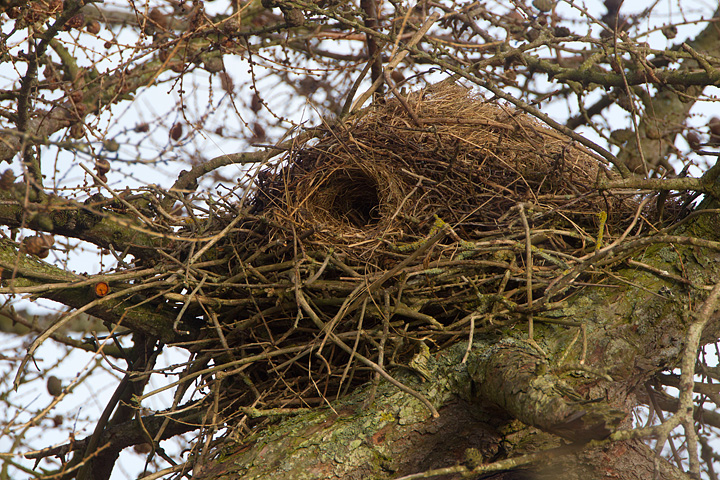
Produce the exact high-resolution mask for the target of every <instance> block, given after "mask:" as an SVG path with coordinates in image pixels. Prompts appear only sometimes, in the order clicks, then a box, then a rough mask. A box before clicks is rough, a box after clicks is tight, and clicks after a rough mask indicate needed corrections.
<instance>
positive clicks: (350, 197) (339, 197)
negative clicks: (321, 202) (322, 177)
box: [321, 170, 381, 228]
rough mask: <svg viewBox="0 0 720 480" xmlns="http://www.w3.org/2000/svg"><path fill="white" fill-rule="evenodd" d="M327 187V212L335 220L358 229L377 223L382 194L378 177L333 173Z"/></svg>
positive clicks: (346, 171) (351, 172) (351, 173)
mask: <svg viewBox="0 0 720 480" xmlns="http://www.w3.org/2000/svg"><path fill="white" fill-rule="evenodd" d="M325 184H326V188H325V189H324V190H325V192H324V194H325V195H327V196H326V198H327V203H328V206H327V211H328V213H329V214H330V216H331V217H332V218H333V219H334V220H337V221H338V222H342V223H346V224H350V225H352V226H353V227H356V228H367V227H373V226H375V225H377V224H378V222H379V221H380V217H381V216H380V193H379V191H378V190H379V185H378V182H377V180H376V179H375V178H373V177H371V176H370V175H368V174H367V173H365V172H363V171H362V170H340V171H336V172H333V173H332V174H331V175H330V176H329V177H328V178H327V180H326V183H325ZM321 195H322V194H321ZM323 196H324V195H323Z"/></svg>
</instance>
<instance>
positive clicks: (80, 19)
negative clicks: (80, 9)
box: [63, 13, 85, 30]
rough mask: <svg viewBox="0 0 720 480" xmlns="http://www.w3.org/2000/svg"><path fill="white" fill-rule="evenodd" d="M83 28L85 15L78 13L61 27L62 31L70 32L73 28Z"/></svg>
mask: <svg viewBox="0 0 720 480" xmlns="http://www.w3.org/2000/svg"><path fill="white" fill-rule="evenodd" d="M84 26H85V15H84V14H82V13H78V14H77V15H75V16H74V17H70V19H69V20H68V21H67V22H65V25H63V29H64V30H72V29H73V28H77V29H80V28H82V27H84Z"/></svg>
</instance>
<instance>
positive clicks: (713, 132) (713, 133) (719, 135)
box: [708, 117, 720, 145]
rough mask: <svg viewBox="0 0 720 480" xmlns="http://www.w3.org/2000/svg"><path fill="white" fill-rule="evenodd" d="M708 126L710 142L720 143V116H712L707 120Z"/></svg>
mask: <svg viewBox="0 0 720 480" xmlns="http://www.w3.org/2000/svg"><path fill="white" fill-rule="evenodd" d="M708 127H709V128H710V143H711V144H713V145H720V118H718V117H712V118H711V119H710V121H709V122H708Z"/></svg>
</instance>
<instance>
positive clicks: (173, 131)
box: [170, 123, 183, 142]
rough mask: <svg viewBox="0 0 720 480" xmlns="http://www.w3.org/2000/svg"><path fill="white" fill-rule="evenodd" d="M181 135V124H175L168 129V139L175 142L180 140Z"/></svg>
mask: <svg viewBox="0 0 720 480" xmlns="http://www.w3.org/2000/svg"><path fill="white" fill-rule="evenodd" d="M182 135H183V126H182V123H176V124H175V125H173V126H172V128H170V138H172V139H173V140H175V141H176V142H177V141H178V140H180V139H181V138H182Z"/></svg>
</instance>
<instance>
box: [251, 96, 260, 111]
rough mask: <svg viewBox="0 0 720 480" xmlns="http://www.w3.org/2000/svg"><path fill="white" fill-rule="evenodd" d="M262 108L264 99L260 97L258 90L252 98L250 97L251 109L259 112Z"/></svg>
mask: <svg viewBox="0 0 720 480" xmlns="http://www.w3.org/2000/svg"><path fill="white" fill-rule="evenodd" d="M261 108H262V100H261V99H260V95H258V94H257V92H255V93H253V96H252V98H251V99H250V110H252V111H253V112H254V113H257V112H259V111H260V109H261Z"/></svg>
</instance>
